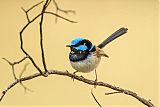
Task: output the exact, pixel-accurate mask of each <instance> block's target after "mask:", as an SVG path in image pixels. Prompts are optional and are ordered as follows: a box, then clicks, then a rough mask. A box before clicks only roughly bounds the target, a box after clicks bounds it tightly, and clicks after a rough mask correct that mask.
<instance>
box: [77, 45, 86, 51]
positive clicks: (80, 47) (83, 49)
mask: <svg viewBox="0 0 160 107" xmlns="http://www.w3.org/2000/svg"><path fill="white" fill-rule="evenodd" d="M75 48H76V49H77V50H81V51H85V50H87V49H88V48H87V46H84V45H80V46H78V47H75Z"/></svg>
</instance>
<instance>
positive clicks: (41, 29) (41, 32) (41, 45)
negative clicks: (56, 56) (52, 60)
mask: <svg viewBox="0 0 160 107" xmlns="http://www.w3.org/2000/svg"><path fill="white" fill-rule="evenodd" d="M47 5H49V4H48V0H46V2H45V4H44V6H43V9H42V12H41V14H42V15H41V20H40V47H41V56H42V63H43V67H44V70H45V72H46V73H47V66H46V61H45V55H44V48H43V28H42V24H43V14H44V12H45V10H46V6H47Z"/></svg>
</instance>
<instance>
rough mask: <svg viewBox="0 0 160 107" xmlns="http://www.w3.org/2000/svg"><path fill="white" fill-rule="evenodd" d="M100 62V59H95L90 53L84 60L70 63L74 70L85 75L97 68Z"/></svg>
mask: <svg viewBox="0 0 160 107" xmlns="http://www.w3.org/2000/svg"><path fill="white" fill-rule="evenodd" d="M75 57H77V56H75ZM100 60H101V57H97V56H95V55H94V54H93V53H90V54H88V55H87V57H86V58H85V59H83V60H79V61H72V60H70V63H71V66H72V67H73V68H74V69H75V70H77V71H80V72H84V73H87V72H90V71H93V70H94V69H95V68H96V67H97V66H98V64H99V62H100Z"/></svg>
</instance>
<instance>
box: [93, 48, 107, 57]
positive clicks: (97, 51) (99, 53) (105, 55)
mask: <svg viewBox="0 0 160 107" xmlns="http://www.w3.org/2000/svg"><path fill="white" fill-rule="evenodd" d="M94 55H96V56H98V57H101V56H104V57H109V56H108V55H107V54H106V53H105V52H104V51H103V50H102V49H100V48H99V47H96V51H95V52H94Z"/></svg>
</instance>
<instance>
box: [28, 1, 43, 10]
mask: <svg viewBox="0 0 160 107" xmlns="http://www.w3.org/2000/svg"><path fill="white" fill-rule="evenodd" d="M43 2H44V1H41V2H39V3H37V4H35V5H33V6H32V7H30V8H29V9H28V10H27V11H26V12H29V11H31V10H32V9H33V8H35V7H37V6H39V5H40V4H42V3H43Z"/></svg>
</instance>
